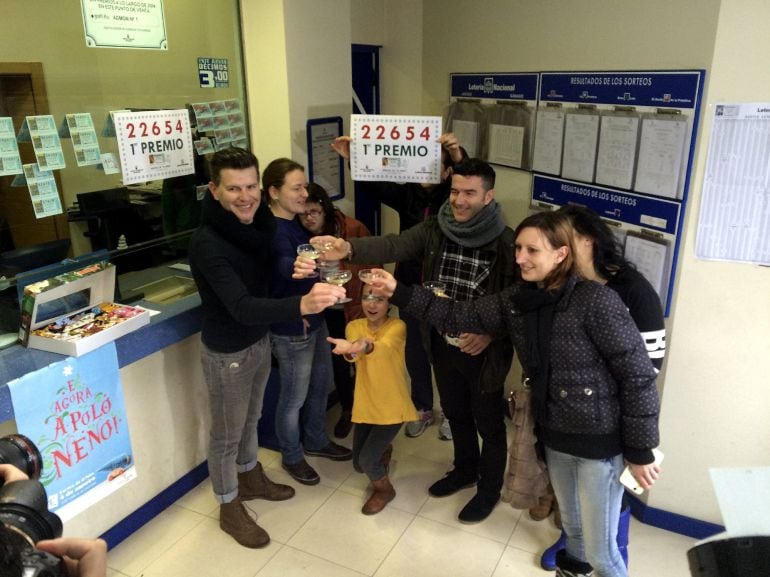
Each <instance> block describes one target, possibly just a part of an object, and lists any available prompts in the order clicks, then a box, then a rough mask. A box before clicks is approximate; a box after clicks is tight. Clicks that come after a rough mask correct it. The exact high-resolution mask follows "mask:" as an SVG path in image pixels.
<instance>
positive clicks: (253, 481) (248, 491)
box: [238, 463, 294, 501]
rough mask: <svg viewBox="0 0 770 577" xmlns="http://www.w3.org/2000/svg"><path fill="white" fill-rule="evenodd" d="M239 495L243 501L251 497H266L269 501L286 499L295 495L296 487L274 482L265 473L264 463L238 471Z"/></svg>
mask: <svg viewBox="0 0 770 577" xmlns="http://www.w3.org/2000/svg"><path fill="white" fill-rule="evenodd" d="M238 496H239V497H240V498H241V500H242V501H250V500H251V499H265V500H267V501H285V500H286V499H291V498H292V497H293V496H294V487H289V486H288V485H281V484H279V483H273V482H272V481H271V480H270V479H268V478H267V475H265V471H264V470H263V469H262V464H261V463H257V466H256V467H254V468H253V469H251V470H250V471H246V472H245V473H238Z"/></svg>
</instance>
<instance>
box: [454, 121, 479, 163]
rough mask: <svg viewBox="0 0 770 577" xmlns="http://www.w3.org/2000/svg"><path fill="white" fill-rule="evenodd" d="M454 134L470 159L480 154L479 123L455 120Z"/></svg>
mask: <svg viewBox="0 0 770 577" xmlns="http://www.w3.org/2000/svg"><path fill="white" fill-rule="evenodd" d="M452 132H454V133H455V136H457V140H459V141H460V145H461V146H462V147H463V148H465V152H467V153H468V156H469V157H470V158H475V157H476V156H478V154H479V123H478V122H473V121H471V120H453V121H452Z"/></svg>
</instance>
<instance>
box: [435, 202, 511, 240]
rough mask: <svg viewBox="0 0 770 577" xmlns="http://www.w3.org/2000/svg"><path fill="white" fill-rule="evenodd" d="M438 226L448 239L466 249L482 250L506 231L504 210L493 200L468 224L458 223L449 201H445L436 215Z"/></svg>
mask: <svg viewBox="0 0 770 577" xmlns="http://www.w3.org/2000/svg"><path fill="white" fill-rule="evenodd" d="M436 216H437V218H438V226H439V228H440V229H441V232H443V233H444V235H446V237H447V238H449V239H450V240H453V241H454V242H456V243H457V244H459V245H460V246H462V247H465V248H480V247H482V246H485V245H487V244H489V243H490V242H492V241H493V240H495V239H496V238H497V237H498V236H500V235H501V234H502V232H503V230H504V229H505V222H504V221H503V215H502V210H501V209H500V205H499V204H498V203H497V201H496V200H492V202H490V203H489V204H488V205H486V206H485V207H484V208H482V209H481V210H480V211H479V212H478V213H477V214H476V215H475V216H474V217H473V218H472V219H470V220H469V221H468V222H457V221H456V220H455V217H454V215H453V214H452V207H451V206H450V205H449V201H448V200H447V201H445V202H444V204H442V205H441V208H440V209H439V211H438V214H437V215H436Z"/></svg>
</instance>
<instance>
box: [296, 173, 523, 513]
mask: <svg viewBox="0 0 770 577" xmlns="http://www.w3.org/2000/svg"><path fill="white" fill-rule="evenodd" d="M494 186H495V171H494V169H493V168H492V167H491V166H490V165H489V164H487V163H486V162H484V161H482V160H479V159H475V158H469V159H465V160H463V161H462V162H461V163H460V164H457V165H455V167H454V173H453V174H452V187H451V191H450V194H449V199H448V200H447V201H446V202H445V203H444V204H443V206H442V207H441V209H440V210H439V212H438V214H437V215H436V216H435V217H431V218H429V219H428V220H426V221H424V222H422V223H420V224H418V225H416V226H414V227H412V228H410V229H408V230H406V231H404V232H402V233H401V234H400V235H387V236H384V237H368V238H355V239H350V241H344V240H342V239H336V240H335V248H334V249H333V251H334V253H339V254H338V255H336V256H335V254H333V253H332V252H329V253H327V256H328V257H329V258H338V257H339V258H344V257H346V256H347V257H348V258H350V259H351V260H352V261H353V262H362V263H366V262H383V263H385V262H399V261H402V260H416V261H420V262H422V275H423V277H422V280H423V282H426V281H440V282H442V283H443V284H444V287H445V292H446V296H448V297H450V298H453V299H456V300H462V301H465V300H474V299H477V298H479V297H481V296H483V295H486V294H491V293H495V292H499V291H501V290H503V289H504V288H505V287H507V286H509V285H510V284H512V283H513V281H514V266H515V251H514V234H513V231H512V230H511V229H510V228H509V227H508V226H506V224H505V222H504V220H503V216H502V211H501V208H500V205H499V204H498V203H497V201H495V199H494V195H495V190H494ZM313 240H315V239H313ZM319 240H321V239H319ZM326 240H329V239H326ZM311 242H312V241H311ZM295 270H296V271H297V275H298V276H299V275H301V274H302V272H301V269H300V268H297V269H295ZM422 333H423V340H424V342H425V348H426V350H427V351H429V355H430V357H431V364H432V365H433V371H434V375H435V378H436V385H437V387H438V392H439V395H440V397H441V406H442V408H443V410H444V414H445V415H446V417H447V418H448V419H449V423H450V427H451V429H452V442H453V444H454V469H453V470H452V471H450V472H449V473H447V475H446V476H445V477H443V478H442V479H440V480H438V481H436V482H435V483H434V484H433V485H431V486H430V488H429V489H428V492H429V493H430V494H431V495H432V496H434V497H445V496H448V495H452V494H454V493H456V492H457V491H459V490H460V489H463V488H466V487H470V486H473V485H477V492H476V495H475V496H474V497H473V498H472V499H471V500H470V501H469V502H468V504H467V505H465V507H464V508H463V509H462V511H460V514H459V516H458V518H459V520H460V521H462V522H465V523H477V522H479V521H482V520H484V519H486V518H487V517H488V516H489V514H490V513H491V512H492V510H493V509H494V507H495V505H496V504H497V502H498V501H499V499H500V491H501V489H502V485H503V474H504V472H505V465H506V458H507V444H506V430H505V421H504V416H503V403H502V390H503V386H504V383H505V377H506V375H507V374H508V371H509V369H510V366H511V361H512V359H513V352H512V348H511V343H510V341H509V340H508V337H507V336H505V335H502V336H499V335H495V336H494V338H493V337H492V336H490V335H476V334H469V333H463V334H460V335H445V334H439V333H438V332H436V330H435V329H434V328H432V327H430V326H429V325H427V324H426V323H424V324H423V327H422ZM479 435H480V436H481V439H482V445H481V447H479V441H478V436H479Z"/></svg>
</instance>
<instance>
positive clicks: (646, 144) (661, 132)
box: [634, 116, 687, 199]
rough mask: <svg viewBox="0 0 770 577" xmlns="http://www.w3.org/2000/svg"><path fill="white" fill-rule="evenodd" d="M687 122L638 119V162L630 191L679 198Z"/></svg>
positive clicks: (667, 118) (664, 118) (673, 118)
mask: <svg viewBox="0 0 770 577" xmlns="http://www.w3.org/2000/svg"><path fill="white" fill-rule="evenodd" d="M686 136H687V119H686V118H684V117H681V116H659V117H649V118H643V119H642V135H641V139H640V142H639V162H638V163H637V166H636V180H635V182H634V190H635V191H636V192H643V193H647V194H654V195H657V196H665V197H667V198H678V199H681V198H682V190H683V186H682V185H683V182H682V176H683V175H682V161H683V159H684V143H685V138H686Z"/></svg>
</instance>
